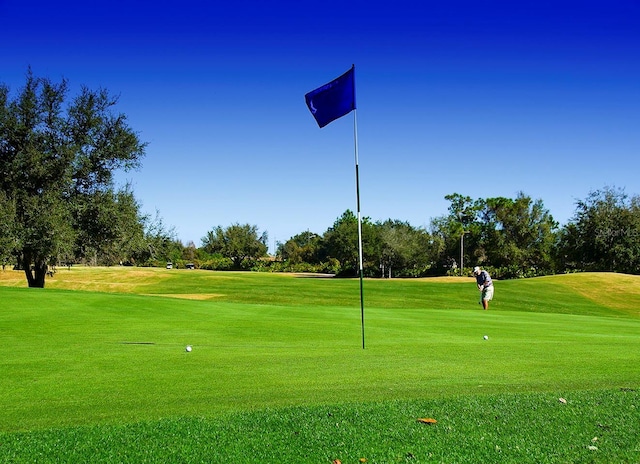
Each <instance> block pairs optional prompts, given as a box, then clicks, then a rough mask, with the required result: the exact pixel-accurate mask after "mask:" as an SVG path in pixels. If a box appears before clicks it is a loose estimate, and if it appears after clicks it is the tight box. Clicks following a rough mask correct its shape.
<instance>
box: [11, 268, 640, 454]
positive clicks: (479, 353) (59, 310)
mask: <svg viewBox="0 0 640 464" xmlns="http://www.w3.org/2000/svg"><path fill="white" fill-rule="evenodd" d="M0 274H2V278H0V337H1V341H2V343H0V369H1V370H2V375H1V377H0V431H4V432H10V433H15V432H18V431H30V430H31V431H37V430H47V429H53V428H59V427H77V426H90V427H95V426H105V427H106V426H116V427H117V426H121V425H124V424H134V423H140V422H141V421H157V420H174V419H178V418H188V417H191V418H203V419H204V418H209V419H210V420H220V418H224V417H229V416H228V415H229V414H251V413H252V412H253V413H255V414H258V413H260V411H264V410H274V411H278V410H282V411H284V410H285V409H283V408H298V407H309V408H318V407H320V408H325V407H327V408H331V407H332V405H334V406H335V405H340V404H342V405H344V404H361V405H364V404H371V403H380V402H383V403H384V402H389V401H434V400H437V399H440V400H442V401H458V400H457V399H459V398H481V397H490V396H491V395H502V394H508V395H511V394H524V395H529V394H534V395H537V394H543V395H544V394H545V393H549V394H551V395H552V397H553V398H556V397H558V396H567V397H569V396H570V395H571V393H572V392H578V391H586V390H593V391H604V390H619V391H629V392H633V391H635V390H636V389H638V388H639V387H640V369H639V368H638V366H639V365H640V317H638V309H637V308H638V307H639V306H637V305H636V304H635V302H638V301H640V300H639V295H640V279H639V278H637V277H635V276H616V275H610V274H602V275H582V276H580V275H575V276H554V277H547V278H539V279H530V280H522V281H505V282H498V283H497V284H496V286H497V290H496V299H495V301H494V302H492V306H491V309H490V310H489V311H482V310H481V308H480V306H479V305H478V304H477V296H478V295H477V291H476V290H475V286H474V284H473V280H472V279H421V280H391V281H389V280H386V281H383V280H374V281H370V280H367V281H365V346H366V348H365V349H362V340H361V326H360V301H359V292H358V288H359V287H358V282H357V281H356V280H340V279H332V278H318V277H310V276H292V275H281V274H255V273H214V272H206V271H178V270H171V271H168V270H164V269H131V268H127V269H122V268H117V269H89V268H77V269H76V268H72V269H71V270H66V269H63V270H60V271H59V272H58V273H57V274H56V277H55V278H54V279H51V280H50V281H48V282H47V288H46V289H44V290H42V289H40V290H38V289H27V288H20V287H24V282H22V281H21V278H22V279H23V276H22V275H21V274H19V273H18V275H16V274H14V273H13V272H12V271H5V272H3V273H0ZM585 279H586V280H590V279H591V280H592V281H590V282H589V283H588V284H585V282H584V281H585ZM612 282H616V283H617V287H616V288H617V290H615V291H614V292H613V294H612V295H611V297H610V298H601V297H602V295H607V292H606V291H605V290H606V289H608V290H609V291H610V290H611V288H612V287H613V286H612V284H611V283H612ZM595 285H602V287H603V289H602V291H601V292H598V291H595V290H594V286H595ZM622 294H624V295H625V296H622ZM484 335H487V336H488V340H485V339H483V336H484ZM186 345H192V346H193V351H192V352H190V353H187V352H186V351H185V346H186ZM553 395H555V396H553ZM633 401H637V395H636V396H635V397H634V399H633ZM638 406H639V407H640V405H638ZM638 417H639V416H638V414H637V413H636V415H635V416H633V415H632V418H635V419H637V418H638ZM636 445H637V444H630V446H631V447H633V446H636ZM1 450H2V445H1V443H0V451H1ZM0 456H2V454H1V453H0ZM631 456H635V454H633V453H632V454H631ZM638 457H639V460H640V452H639V453H638ZM444 460H445V461H447V460H446V459H444ZM158 462H159V461H158ZM246 462H251V460H250V459H249V460H247V461H246ZM256 462H257V461H256ZM309 462H315V461H313V460H310V461H309ZM380 462H384V461H380ZM422 462H427V461H422ZM630 462H632V461H630Z"/></svg>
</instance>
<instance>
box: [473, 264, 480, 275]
mask: <svg viewBox="0 0 640 464" xmlns="http://www.w3.org/2000/svg"><path fill="white" fill-rule="evenodd" d="M478 272H480V267H479V266H476V267H474V268H473V273H474V274H477V273H478Z"/></svg>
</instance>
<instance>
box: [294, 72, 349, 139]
mask: <svg viewBox="0 0 640 464" xmlns="http://www.w3.org/2000/svg"><path fill="white" fill-rule="evenodd" d="M354 74H355V66H352V67H351V69H350V70H349V71H347V72H346V73H344V74H343V75H342V76H340V77H338V78H337V79H334V80H332V81H331V82H329V83H328V84H325V85H323V86H322V87H318V88H317V89H315V90H312V91H311V92H309V93H308V94H306V95H305V96H304V99H305V100H306V102H307V107H309V111H311V114H312V115H313V117H314V118H315V120H316V122H317V123H318V126H320V127H324V126H326V125H327V124H329V123H330V122H331V121H335V120H336V119H338V118H341V117H342V116H344V115H345V114H348V113H350V112H351V111H353V110H355V109H356V83H355V77H354Z"/></svg>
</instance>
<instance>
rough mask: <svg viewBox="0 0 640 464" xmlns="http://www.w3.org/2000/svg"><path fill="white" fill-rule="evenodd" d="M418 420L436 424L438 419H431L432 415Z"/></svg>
mask: <svg viewBox="0 0 640 464" xmlns="http://www.w3.org/2000/svg"><path fill="white" fill-rule="evenodd" d="M418 422H422V423H423V424H435V423H436V422H438V421H437V420H435V419H431V418H430V417H424V418H422V419H418Z"/></svg>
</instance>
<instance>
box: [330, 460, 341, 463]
mask: <svg viewBox="0 0 640 464" xmlns="http://www.w3.org/2000/svg"><path fill="white" fill-rule="evenodd" d="M331 464H342V461H341V460H340V459H334V460H333V461H331Z"/></svg>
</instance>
